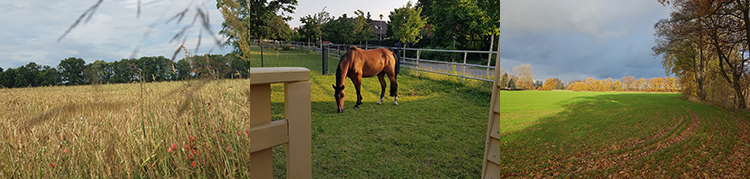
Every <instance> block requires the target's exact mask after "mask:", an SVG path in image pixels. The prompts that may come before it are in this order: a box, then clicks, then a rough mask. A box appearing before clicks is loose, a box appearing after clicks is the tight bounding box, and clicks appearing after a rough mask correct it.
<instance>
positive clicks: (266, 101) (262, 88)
mask: <svg viewBox="0 0 750 179" xmlns="http://www.w3.org/2000/svg"><path fill="white" fill-rule="evenodd" d="M251 73H252V71H251ZM250 77H251V78H252V77H253V76H252V74H251V76H250ZM250 99H252V100H251V101H250V116H252V117H251V118H250V126H256V125H260V124H265V123H268V122H271V84H257V85H250ZM250 142H251V143H252V142H253V141H250ZM272 152H273V149H272V148H267V149H263V150H259V151H257V152H253V153H251V154H250V159H251V160H250V174H251V175H252V176H253V177H254V178H273V168H272V167H273V166H272V165H267V164H268V163H271V164H272V163H273V155H272Z"/></svg>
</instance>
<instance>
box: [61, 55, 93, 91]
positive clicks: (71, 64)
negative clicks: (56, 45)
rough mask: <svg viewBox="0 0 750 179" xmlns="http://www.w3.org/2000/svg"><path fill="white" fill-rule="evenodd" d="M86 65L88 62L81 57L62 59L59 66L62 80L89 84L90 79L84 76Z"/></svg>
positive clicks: (75, 83) (71, 83) (66, 82)
mask: <svg viewBox="0 0 750 179" xmlns="http://www.w3.org/2000/svg"><path fill="white" fill-rule="evenodd" d="M85 66H86V62H85V61H83V59H81V58H76V57H70V58H67V59H65V60H62V61H60V64H59V65H58V66H57V68H58V70H59V71H60V74H61V75H62V81H63V82H64V84H67V85H82V84H88V80H86V78H85V77H84V74H83V69H84V68H85Z"/></svg>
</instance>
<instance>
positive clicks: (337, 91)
mask: <svg viewBox="0 0 750 179" xmlns="http://www.w3.org/2000/svg"><path fill="white" fill-rule="evenodd" d="M331 86H333V96H334V97H336V107H338V108H339V109H338V112H339V113H342V112H344V85H341V87H336V85H331Z"/></svg>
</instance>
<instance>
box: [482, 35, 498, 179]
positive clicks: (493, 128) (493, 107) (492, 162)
mask: <svg viewBox="0 0 750 179" xmlns="http://www.w3.org/2000/svg"><path fill="white" fill-rule="evenodd" d="M497 47H498V48H497V58H495V59H497V60H499V59H500V41H499V40H498V42H497ZM499 70H500V61H497V62H495V74H494V76H495V79H494V82H493V84H492V98H491V99H490V101H491V102H490V115H489V118H488V120H487V139H486V140H485V147H484V159H483V161H482V178H483V179H498V178H500V90H499V89H500V86H501V84H500V83H499V82H500V73H499Z"/></svg>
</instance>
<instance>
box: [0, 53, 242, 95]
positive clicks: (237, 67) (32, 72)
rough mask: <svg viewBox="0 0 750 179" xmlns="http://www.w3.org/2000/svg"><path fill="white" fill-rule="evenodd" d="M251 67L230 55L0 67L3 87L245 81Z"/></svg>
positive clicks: (75, 60)
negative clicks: (54, 65) (203, 79)
mask: <svg viewBox="0 0 750 179" xmlns="http://www.w3.org/2000/svg"><path fill="white" fill-rule="evenodd" d="M249 68H250V63H249V62H247V61H244V60H241V59H238V58H236V57H235V56H234V54H231V53H230V54H226V55H205V56H193V57H190V58H188V59H184V58H183V59H181V60H179V61H177V62H172V60H170V59H168V58H165V57H164V56H158V57H141V58H139V59H122V60H120V61H114V62H106V61H102V60H96V61H94V62H92V63H88V64H86V62H85V61H84V60H83V59H81V58H77V57H70V58H67V59H64V60H62V61H60V64H58V65H57V66H56V67H51V66H48V65H38V64H36V63H34V62H31V63H29V64H27V65H24V66H21V67H18V68H10V69H7V70H3V69H2V68H0V88H19V87H37V86H54V85H87V84H107V83H129V82H133V81H141V80H143V81H145V82H155V81H156V82H160V81H179V80H185V79H189V78H204V77H214V78H232V77H234V78H244V77H247V75H245V74H247V73H248V69H249Z"/></svg>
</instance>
